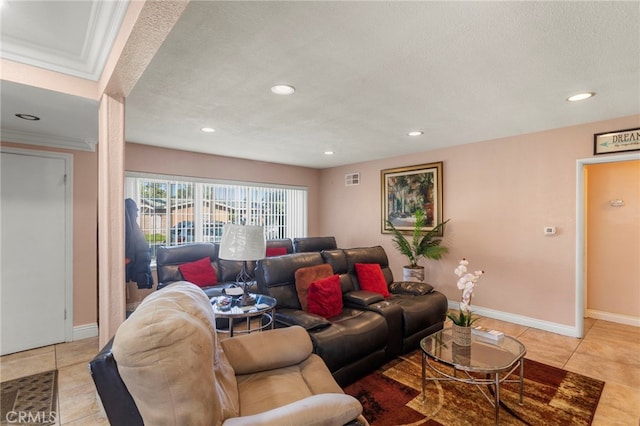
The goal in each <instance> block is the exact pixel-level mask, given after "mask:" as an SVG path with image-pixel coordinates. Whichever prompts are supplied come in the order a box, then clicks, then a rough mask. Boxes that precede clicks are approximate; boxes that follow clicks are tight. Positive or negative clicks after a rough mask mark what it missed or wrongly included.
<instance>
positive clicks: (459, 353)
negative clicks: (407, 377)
mask: <svg viewBox="0 0 640 426" xmlns="http://www.w3.org/2000/svg"><path fill="white" fill-rule="evenodd" d="M451 333H452V329H451V328H445V329H443V330H440V331H438V332H436V333H433V334H431V335H430V336H427V337H425V338H424V339H422V340H421V341H420V348H421V349H422V400H423V401H424V400H425V397H426V395H425V393H426V382H427V381H428V380H435V381H437V380H451V381H457V382H462V383H470V384H473V385H476V386H477V387H478V389H479V390H480V392H482V394H483V395H484V397H485V398H486V399H487V401H489V403H491V404H492V405H493V407H494V408H495V424H496V425H497V424H498V417H499V413H500V384H501V383H504V382H516V383H519V384H520V401H519V403H520V404H522V388H523V384H524V381H523V379H524V355H525V354H526V353H527V351H526V349H525V347H524V345H523V344H522V343H520V342H519V341H518V340H517V339H515V338H513V337H509V336H504V338H503V339H502V340H500V341H494V340H491V339H487V338H483V337H480V336H476V335H473V334H472V335H471V346H459V345H456V344H454V343H453V336H452V334H451ZM427 367H429V368H430V369H431V370H432V371H433V372H434V373H435V375H434V376H433V377H427V375H426V369H427ZM443 367H449V368H450V369H453V372H452V373H451V372H450V371H447V370H449V368H443ZM516 370H519V373H520V377H519V378H518V379H511V380H507V379H508V378H509V376H511V374H512V373H513V372H515V371H516ZM459 373H460V374H459ZM482 385H486V386H487V387H488V388H489V390H490V391H491V387H493V391H492V392H491V393H493V396H492V397H490V396H489V395H487V393H486V392H485V390H484V389H482V387H481V386H482Z"/></svg>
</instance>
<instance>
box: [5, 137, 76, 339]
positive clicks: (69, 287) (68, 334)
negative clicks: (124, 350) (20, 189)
mask: <svg viewBox="0 0 640 426" xmlns="http://www.w3.org/2000/svg"><path fill="white" fill-rule="evenodd" d="M0 152H3V153H8V154H17V155H28V156H31V157H44V158H56V159H61V160H63V161H64V168H65V175H66V184H65V187H64V191H65V206H64V209H65V214H64V216H65V241H64V256H65V265H64V272H65V279H64V291H65V297H64V305H65V306H64V309H65V313H66V314H65V318H64V339H65V342H71V341H73V154H67V153H62V152H52V151H44V150H39V149H23V148H15V147H5V146H0Z"/></svg>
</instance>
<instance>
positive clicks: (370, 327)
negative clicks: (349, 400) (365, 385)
mask: <svg viewBox="0 0 640 426" xmlns="http://www.w3.org/2000/svg"><path fill="white" fill-rule="evenodd" d="M322 264H324V260H323V258H322V255H321V254H320V253H318V252H309V253H294V254H290V255H286V256H279V257H273V258H265V259H261V260H258V265H257V267H256V281H257V285H258V291H259V292H260V293H262V294H267V295H270V296H272V297H275V298H276V300H277V301H278V307H277V310H276V314H275V319H276V323H277V325H278V326H280V327H283V326H294V325H299V326H301V327H303V328H304V329H306V330H307V332H308V333H309V336H310V337H311V341H312V342H313V347H314V352H315V353H316V354H318V355H320V357H321V358H322V359H323V360H324V362H325V364H326V365H327V367H329V370H330V371H331V373H332V374H333V377H334V378H335V379H336V381H337V382H338V383H339V384H340V385H341V386H346V385H347V384H349V383H351V382H353V381H354V380H355V379H357V378H359V377H361V376H363V375H365V374H367V373H369V372H371V371H373V370H375V369H376V368H378V367H379V366H381V365H382V364H383V362H384V360H385V353H386V346H387V341H388V339H389V327H388V325H387V322H386V321H385V320H384V317H383V316H381V315H379V314H378V313H376V312H373V311H371V310H366V309H359V308H353V307H350V306H346V307H345V308H344V309H343V310H342V313H341V314H340V315H338V316H335V317H333V318H330V319H325V318H323V317H321V316H319V315H315V314H312V313H309V312H306V311H304V310H302V307H301V305H300V301H299V299H298V293H297V291H296V285H295V273H296V271H297V270H298V269H300V268H303V267H309V266H315V265H322Z"/></svg>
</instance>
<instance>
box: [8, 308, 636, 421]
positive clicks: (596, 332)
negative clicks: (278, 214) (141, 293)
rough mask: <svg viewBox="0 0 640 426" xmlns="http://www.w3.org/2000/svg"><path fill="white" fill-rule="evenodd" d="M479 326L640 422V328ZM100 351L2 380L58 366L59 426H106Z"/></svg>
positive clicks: (71, 347) (39, 359)
mask: <svg viewBox="0 0 640 426" xmlns="http://www.w3.org/2000/svg"><path fill="white" fill-rule="evenodd" d="M478 324H482V325H483V326H485V327H489V328H494V329H499V330H502V331H504V332H505V333H506V334H508V335H511V336H514V337H517V338H518V339H519V340H520V341H521V342H522V343H524V345H525V346H526V347H527V355H526V357H527V358H530V359H533V360H536V361H540V362H544V363H546V364H550V365H553V366H556V367H560V368H564V369H566V370H569V371H573V372H577V373H581V374H584V375H587V376H590V377H594V378H597V379H600V380H603V381H605V382H606V385H605V387H604V391H603V393H602V397H601V399H600V403H599V405H598V409H597V411H596V415H595V419H594V422H593V424H594V425H606V426H612V425H625V426H626V425H628V426H632V425H633V426H638V425H639V424H640V328H637V327H631V326H625V325H620V324H615V323H611V322H607V321H601V320H591V319H587V320H585V337H584V338H583V339H576V338H573V337H566V336H561V335H558V334H554V333H548V332H545V331H540V330H537V329H533V328H529V327H524V326H520V325H517V324H512V323H507V322H503V321H498V320H493V319H490V318H483V319H481V320H480V321H479V322H478ZM97 352H98V339H97V338H91V339H84V340H80V341H76V342H71V343H61V344H58V345H53V346H47V347H44V348H38V349H33V350H30V351H25V352H20V353H16V354H11V355H6V356H3V357H0V380H2V381H6V380H11V379H14V378H17V377H22V376H28V375H31V374H35V373H38V372H43V371H48V370H53V369H55V368H57V369H58V371H59V379H58V387H59V398H58V413H59V416H58V424H59V425H65V426H66V425H83V426H85V425H107V424H109V423H108V421H107V420H106V418H105V417H104V415H103V414H102V413H101V407H100V403H99V402H98V400H97V399H96V392H95V388H94V385H93V381H92V379H91V377H90V375H89V370H88V367H87V362H88V361H89V360H90V359H91V358H92V357H93V356H94V355H95V354H96V353H97Z"/></svg>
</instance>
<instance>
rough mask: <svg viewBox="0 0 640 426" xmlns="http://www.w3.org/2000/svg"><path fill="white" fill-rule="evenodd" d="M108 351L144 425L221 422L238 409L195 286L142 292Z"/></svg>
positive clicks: (231, 378)
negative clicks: (146, 293)
mask: <svg viewBox="0 0 640 426" xmlns="http://www.w3.org/2000/svg"><path fill="white" fill-rule="evenodd" d="M113 354H114V358H115V360H116V362H117V363H118V372H119V373H120V376H121V377H122V380H123V381H124V383H125V385H126V386H127V389H128V390H129V392H130V393H131V396H132V397H133V399H134V401H135V403H136V405H137V407H138V409H139V411H140V414H141V416H142V419H143V420H144V422H145V424H150V425H153V424H184V425H186V424H189V425H197V424H220V423H221V422H222V421H224V420H225V419H226V418H228V417H234V416H237V415H238V414H239V412H240V407H239V395H238V389H237V383H236V381H235V375H234V372H233V369H232V368H231V365H230V364H229V363H228V361H227V359H226V357H225V356H224V353H222V351H221V349H220V347H219V345H218V342H217V338H216V333H215V318H214V314H213V309H212V307H211V303H210V302H209V299H208V297H207V296H206V295H205V294H204V292H203V291H202V290H201V289H200V288H198V287H197V286H195V285H194V284H191V283H187V282H184V281H182V282H177V283H174V284H171V285H169V286H167V287H166V288H165V289H164V290H162V291H158V292H155V293H153V294H151V295H149V296H147V297H146V298H145V299H144V301H143V302H142V303H141V304H140V306H138V308H137V309H136V310H135V311H134V312H133V313H132V314H131V316H130V317H129V318H128V319H127V320H126V321H125V322H124V323H122V325H120V327H119V328H118V331H117V332H116V335H115V338H114V341H113ZM160 389H161V391H159V390H160Z"/></svg>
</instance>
